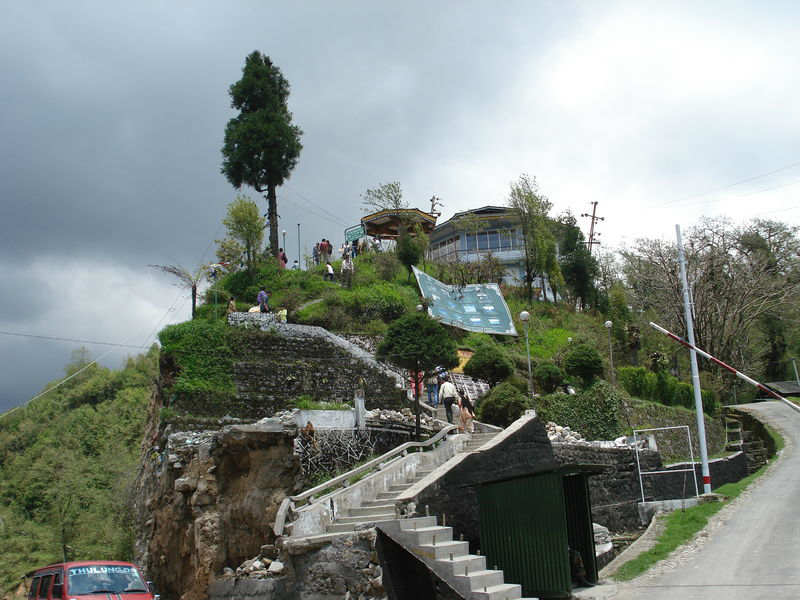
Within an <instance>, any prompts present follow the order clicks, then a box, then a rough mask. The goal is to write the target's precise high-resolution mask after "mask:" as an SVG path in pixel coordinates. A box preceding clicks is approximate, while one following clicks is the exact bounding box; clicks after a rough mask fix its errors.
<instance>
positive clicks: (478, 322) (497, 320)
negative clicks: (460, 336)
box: [412, 267, 517, 335]
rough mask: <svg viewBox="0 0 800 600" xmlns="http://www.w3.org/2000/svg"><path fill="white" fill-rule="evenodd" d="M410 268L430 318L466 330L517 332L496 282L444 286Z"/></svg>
mask: <svg viewBox="0 0 800 600" xmlns="http://www.w3.org/2000/svg"><path fill="white" fill-rule="evenodd" d="M412 268H413V269H414V276H415V277H416V278H417V285H419V289H420V292H421V293H422V297H423V298H425V299H426V300H427V301H428V314H429V315H430V316H431V317H433V318H434V319H437V320H438V321H441V322H442V323H445V324H446V325H451V326H453V327H458V328H460V329H466V330H467V331H478V332H481V333H494V334H499V335H517V330H516V328H515V327H514V321H513V320H512V319H511V313H510V312H509V310H508V305H507V304H506V301H505V299H504V298H503V294H502V292H500V288H499V287H498V285H497V284H496V283H472V284H469V285H465V286H464V287H460V286H454V285H447V284H446V283H442V282H441V281H439V280H438V279H434V278H433V277H431V276H430V275H427V274H425V273H423V272H422V271H420V270H419V269H417V268H416V267H412Z"/></svg>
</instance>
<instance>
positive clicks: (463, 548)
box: [414, 541, 469, 560]
mask: <svg viewBox="0 0 800 600" xmlns="http://www.w3.org/2000/svg"><path fill="white" fill-rule="evenodd" d="M414 552H416V553H418V554H422V555H424V556H427V557H430V558H433V559H434V560H438V559H440V558H450V555H451V554H452V555H453V557H456V556H463V555H465V554H468V553H469V542H460V541H452V542H444V543H442V544H436V545H435V546H433V545H430V544H423V545H421V546H417V547H415V548H414Z"/></svg>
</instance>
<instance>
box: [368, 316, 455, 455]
mask: <svg viewBox="0 0 800 600" xmlns="http://www.w3.org/2000/svg"><path fill="white" fill-rule="evenodd" d="M377 356H378V358H379V359H380V360H385V361H388V362H391V363H393V364H396V365H397V366H399V367H402V368H404V369H408V370H410V371H411V372H413V373H420V372H422V371H432V370H433V369H435V368H436V367H437V366H442V367H445V368H451V367H455V366H456V365H457V364H458V354H457V353H456V344H455V342H454V341H453V339H452V338H451V337H450V335H449V334H448V332H447V330H446V329H445V328H444V327H442V326H441V325H440V324H439V323H438V322H437V321H435V320H433V319H431V318H430V317H428V315H426V314H425V313H421V312H416V313H409V314H407V315H405V316H403V317H400V318H399V319H397V320H396V321H395V322H394V323H392V324H391V325H390V326H389V331H388V332H387V333H386V337H385V338H384V339H383V342H381V344H380V346H378V352H377ZM414 395H415V405H416V415H417V423H416V433H417V439H419V438H420V404H419V388H418V387H417V386H414Z"/></svg>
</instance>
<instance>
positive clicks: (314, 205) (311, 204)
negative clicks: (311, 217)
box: [285, 186, 349, 227]
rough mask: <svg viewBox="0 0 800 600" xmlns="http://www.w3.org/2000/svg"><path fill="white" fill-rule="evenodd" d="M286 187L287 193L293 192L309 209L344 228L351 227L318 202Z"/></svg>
mask: <svg viewBox="0 0 800 600" xmlns="http://www.w3.org/2000/svg"><path fill="white" fill-rule="evenodd" d="M285 187H286V190H287V191H289V192H291V193H292V194H294V195H295V196H297V197H298V198H300V199H301V200H303V201H305V203H306V204H307V205H308V206H309V208H311V209H312V211H314V210H315V211H316V212H318V213H320V214H321V216H324V217H326V218H328V219H331V220H332V221H334V222H335V223H337V224H339V225H342V226H343V227H348V226H349V224H348V223H345V222H344V221H343V220H342V219H341V217H340V216H339V215H335V214H333V213H332V212H330V211H328V210H327V209H325V208H323V207H322V206H320V205H318V204H317V203H316V202H314V201H313V200H311V198H308V197H307V196H304V195H303V194H301V193H300V192H298V191H297V190H295V189H294V188H291V187H288V186H285Z"/></svg>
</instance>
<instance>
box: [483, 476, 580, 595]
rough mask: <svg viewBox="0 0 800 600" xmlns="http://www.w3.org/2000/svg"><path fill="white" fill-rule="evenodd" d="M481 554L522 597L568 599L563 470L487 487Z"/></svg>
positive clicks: (570, 584) (567, 553)
mask: <svg viewBox="0 0 800 600" xmlns="http://www.w3.org/2000/svg"><path fill="white" fill-rule="evenodd" d="M478 497H479V500H480V525H481V552H482V553H483V554H485V555H486V561H487V568H489V569H492V568H494V567H495V566H497V568H499V569H502V570H503V572H504V574H505V579H506V581H507V582H509V583H519V584H521V585H522V594H523V596H539V597H541V598H565V597H569V595H570V590H571V589H572V583H571V576H570V565H569V549H568V536H567V523H566V519H565V518H564V511H565V506H564V488H563V484H562V476H561V474H560V473H558V472H551V473H545V474H541V475H535V476H527V477H522V478H517V479H510V480H506V481H500V482H495V483H491V484H486V485H482V486H481V487H480V490H479V495H478Z"/></svg>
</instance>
